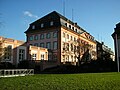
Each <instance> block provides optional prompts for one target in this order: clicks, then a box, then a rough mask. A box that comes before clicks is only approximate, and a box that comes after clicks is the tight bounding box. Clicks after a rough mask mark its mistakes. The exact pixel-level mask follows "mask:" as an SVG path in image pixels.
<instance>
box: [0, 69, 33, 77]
mask: <svg viewBox="0 0 120 90" xmlns="http://www.w3.org/2000/svg"><path fill="white" fill-rule="evenodd" d="M25 75H34V69H0V77H15V76H25Z"/></svg>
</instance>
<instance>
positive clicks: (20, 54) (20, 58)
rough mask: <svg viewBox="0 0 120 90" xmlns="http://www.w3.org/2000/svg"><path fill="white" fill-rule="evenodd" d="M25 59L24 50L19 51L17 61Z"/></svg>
mask: <svg viewBox="0 0 120 90" xmlns="http://www.w3.org/2000/svg"><path fill="white" fill-rule="evenodd" d="M24 59H25V50H24V49H19V61H22V60H24Z"/></svg>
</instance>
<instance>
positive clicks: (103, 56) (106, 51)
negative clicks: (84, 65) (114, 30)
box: [96, 41, 114, 61]
mask: <svg viewBox="0 0 120 90" xmlns="http://www.w3.org/2000/svg"><path fill="white" fill-rule="evenodd" d="M96 42H97V45H96V46H97V47H96V48H97V59H98V60H108V59H111V60H113V61H114V52H113V51H112V50H111V48H109V47H108V46H106V45H105V44H104V42H101V43H100V42H99V41H96Z"/></svg>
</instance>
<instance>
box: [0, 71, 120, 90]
mask: <svg viewBox="0 0 120 90" xmlns="http://www.w3.org/2000/svg"><path fill="white" fill-rule="evenodd" d="M86 89H87V90H98V89H99V90H120V73H86V74H38V75H32V76H25V77H10V78H0V90H86Z"/></svg>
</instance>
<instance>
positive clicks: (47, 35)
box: [25, 11, 96, 65]
mask: <svg viewBox="0 0 120 90" xmlns="http://www.w3.org/2000/svg"><path fill="white" fill-rule="evenodd" d="M25 33H26V39H27V42H26V43H27V46H29V45H34V46H38V47H44V48H47V49H48V61H50V62H57V64H58V65H59V64H65V63H71V64H74V65H76V64H77V62H78V60H79V58H80V60H83V61H84V59H89V60H90V59H93V60H95V59H96V41H95V40H94V37H93V36H92V35H90V34H89V33H88V32H86V31H85V30H84V29H83V28H81V27H80V26H78V25H77V23H74V22H72V21H71V20H69V19H67V18H66V17H64V16H62V15H61V14H59V13H58V12H56V11H53V12H51V13H49V14H47V15H46V16H44V17H42V18H40V19H38V20H37V21H35V22H33V23H31V24H30V26H29V28H28V29H27V30H26V31H25ZM85 55H87V58H85ZM88 56H89V57H88Z"/></svg>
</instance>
